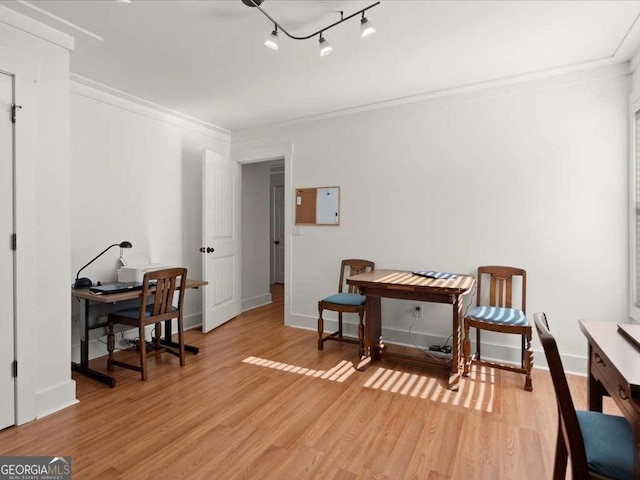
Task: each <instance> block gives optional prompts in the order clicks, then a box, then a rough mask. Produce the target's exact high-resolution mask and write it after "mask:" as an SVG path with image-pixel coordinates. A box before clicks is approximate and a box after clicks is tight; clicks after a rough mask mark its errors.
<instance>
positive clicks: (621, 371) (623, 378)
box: [580, 320, 640, 478]
mask: <svg viewBox="0 0 640 480" xmlns="http://www.w3.org/2000/svg"><path fill="white" fill-rule="evenodd" d="M580 330H582V333H584V335H585V337H587V340H588V341H589V365H588V367H589V383H588V384H587V408H588V409H589V410H592V411H596V412H602V397H603V396H604V395H608V396H610V397H611V398H612V399H613V401H614V402H615V404H616V405H617V406H618V408H619V409H620V411H621V412H622V414H623V415H624V416H625V418H626V419H627V420H628V421H629V423H630V424H631V428H632V429H633V440H634V446H635V448H634V466H633V467H634V469H633V478H640V349H638V348H637V347H636V346H635V345H634V344H633V343H631V341H630V340H629V339H627V338H626V337H625V336H623V335H622V334H621V333H620V332H619V331H618V325H617V324H616V323H611V322H598V321H595V320H580Z"/></svg>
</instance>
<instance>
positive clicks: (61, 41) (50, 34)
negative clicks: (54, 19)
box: [0, 5, 74, 52]
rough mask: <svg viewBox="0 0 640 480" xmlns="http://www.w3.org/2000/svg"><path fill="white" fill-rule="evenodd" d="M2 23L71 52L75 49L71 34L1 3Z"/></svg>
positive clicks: (0, 14)
mask: <svg viewBox="0 0 640 480" xmlns="http://www.w3.org/2000/svg"><path fill="white" fill-rule="evenodd" d="M0 23H4V24H6V25H9V26H10V27H13V28H16V29H18V30H22V31H23V32H25V33H28V34H30V35H33V36H35V37H38V38H41V39H42V40H46V41H47V42H50V43H53V44H54V45H58V46H60V47H62V48H65V49H67V50H69V51H70V52H72V51H73V49H74V39H73V37H72V36H71V35H68V34H66V33H64V32H61V31H59V30H56V29H55V28H52V27H50V26H48V25H45V24H44V23H40V22H38V21H37V20H34V19H33V18H31V17H28V16H26V15H23V14H22V13H18V12H16V11H15V10H12V9H10V8H7V7H5V6H2V5H0Z"/></svg>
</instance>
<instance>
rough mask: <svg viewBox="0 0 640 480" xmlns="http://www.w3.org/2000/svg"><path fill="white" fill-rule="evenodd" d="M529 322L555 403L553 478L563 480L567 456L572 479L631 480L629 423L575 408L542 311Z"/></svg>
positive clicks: (554, 342)
mask: <svg viewBox="0 0 640 480" xmlns="http://www.w3.org/2000/svg"><path fill="white" fill-rule="evenodd" d="M533 321H534V323H535V324H536V330H537V331H538V336H539V337H540V342H541V343H542V348H543V349H544V354H545V356H546V357H547V363H548V364H549V372H550V373H551V380H552V381H553V389H554V391H555V394H556V401H557V403H558V434H557V440H556V454H555V459H554V465H553V479H554V480H564V478H565V475H566V470H567V458H568V457H569V458H571V473H572V477H573V478H575V479H578V478H579V479H583V478H585V479H586V478H599V479H602V478H608V479H620V480H623V479H624V480H631V479H632V478H633V455H634V440H633V431H632V430H631V425H629V422H627V420H626V419H625V418H624V417H619V416H616V415H606V414H604V413H600V412H587V411H576V410H575V407H574V405H573V400H572V399H571V392H570V391H569V384H568V383H567V378H566V377H565V374H564V368H563V367H562V360H561V359H560V353H559V352H558V346H557V345H556V341H555V339H554V338H553V336H552V335H551V333H550V332H549V325H548V323H547V317H546V315H545V314H544V313H536V314H534V316H533Z"/></svg>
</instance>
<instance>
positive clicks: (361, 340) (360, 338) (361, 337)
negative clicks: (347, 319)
mask: <svg viewBox="0 0 640 480" xmlns="http://www.w3.org/2000/svg"><path fill="white" fill-rule="evenodd" d="M358 316H359V317H360V321H359V323H358V344H359V345H360V348H359V351H358V354H359V355H360V358H362V357H364V308H363V309H360V311H359V312H358Z"/></svg>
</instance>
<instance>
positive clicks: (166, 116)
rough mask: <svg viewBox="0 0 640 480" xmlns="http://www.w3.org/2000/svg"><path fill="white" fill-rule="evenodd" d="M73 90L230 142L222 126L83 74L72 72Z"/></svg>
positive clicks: (75, 92) (79, 93)
mask: <svg viewBox="0 0 640 480" xmlns="http://www.w3.org/2000/svg"><path fill="white" fill-rule="evenodd" d="M70 85H71V93H74V94H76V95H81V96H84V97H87V98H91V99H94V100H98V101H100V102H103V103H106V104H109V105H112V106H115V107H118V108H121V109H123V110H128V111H130V112H133V113H137V114H139V115H143V116H146V117H149V118H153V119H155V120H159V121H163V122H167V123H171V124H174V125H177V126H179V127H182V128H186V129H188V130H191V131H193V132H195V133H199V134H201V135H207V136H209V137H212V138H216V139H219V140H224V141H226V142H229V141H230V138H231V132H230V131H229V130H226V129H224V128H222V127H218V126H216V125H212V124H210V123H207V122H204V121H202V120H198V119H197V118H194V117H190V116H188V115H185V114H182V113H180V112H178V111H175V110H171V109H169V108H166V107H163V106H162V105H158V104H156V103H153V102H149V101H147V100H145V99H143V98H139V97H136V96H134V95H129V94H128V93H125V92H122V91H120V90H117V89H115V88H111V87H108V86H106V85H103V84H101V83H98V82H95V81H93V80H90V79H88V78H85V77H82V76H80V75H76V74H73V73H72V74H71V82H70Z"/></svg>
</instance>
